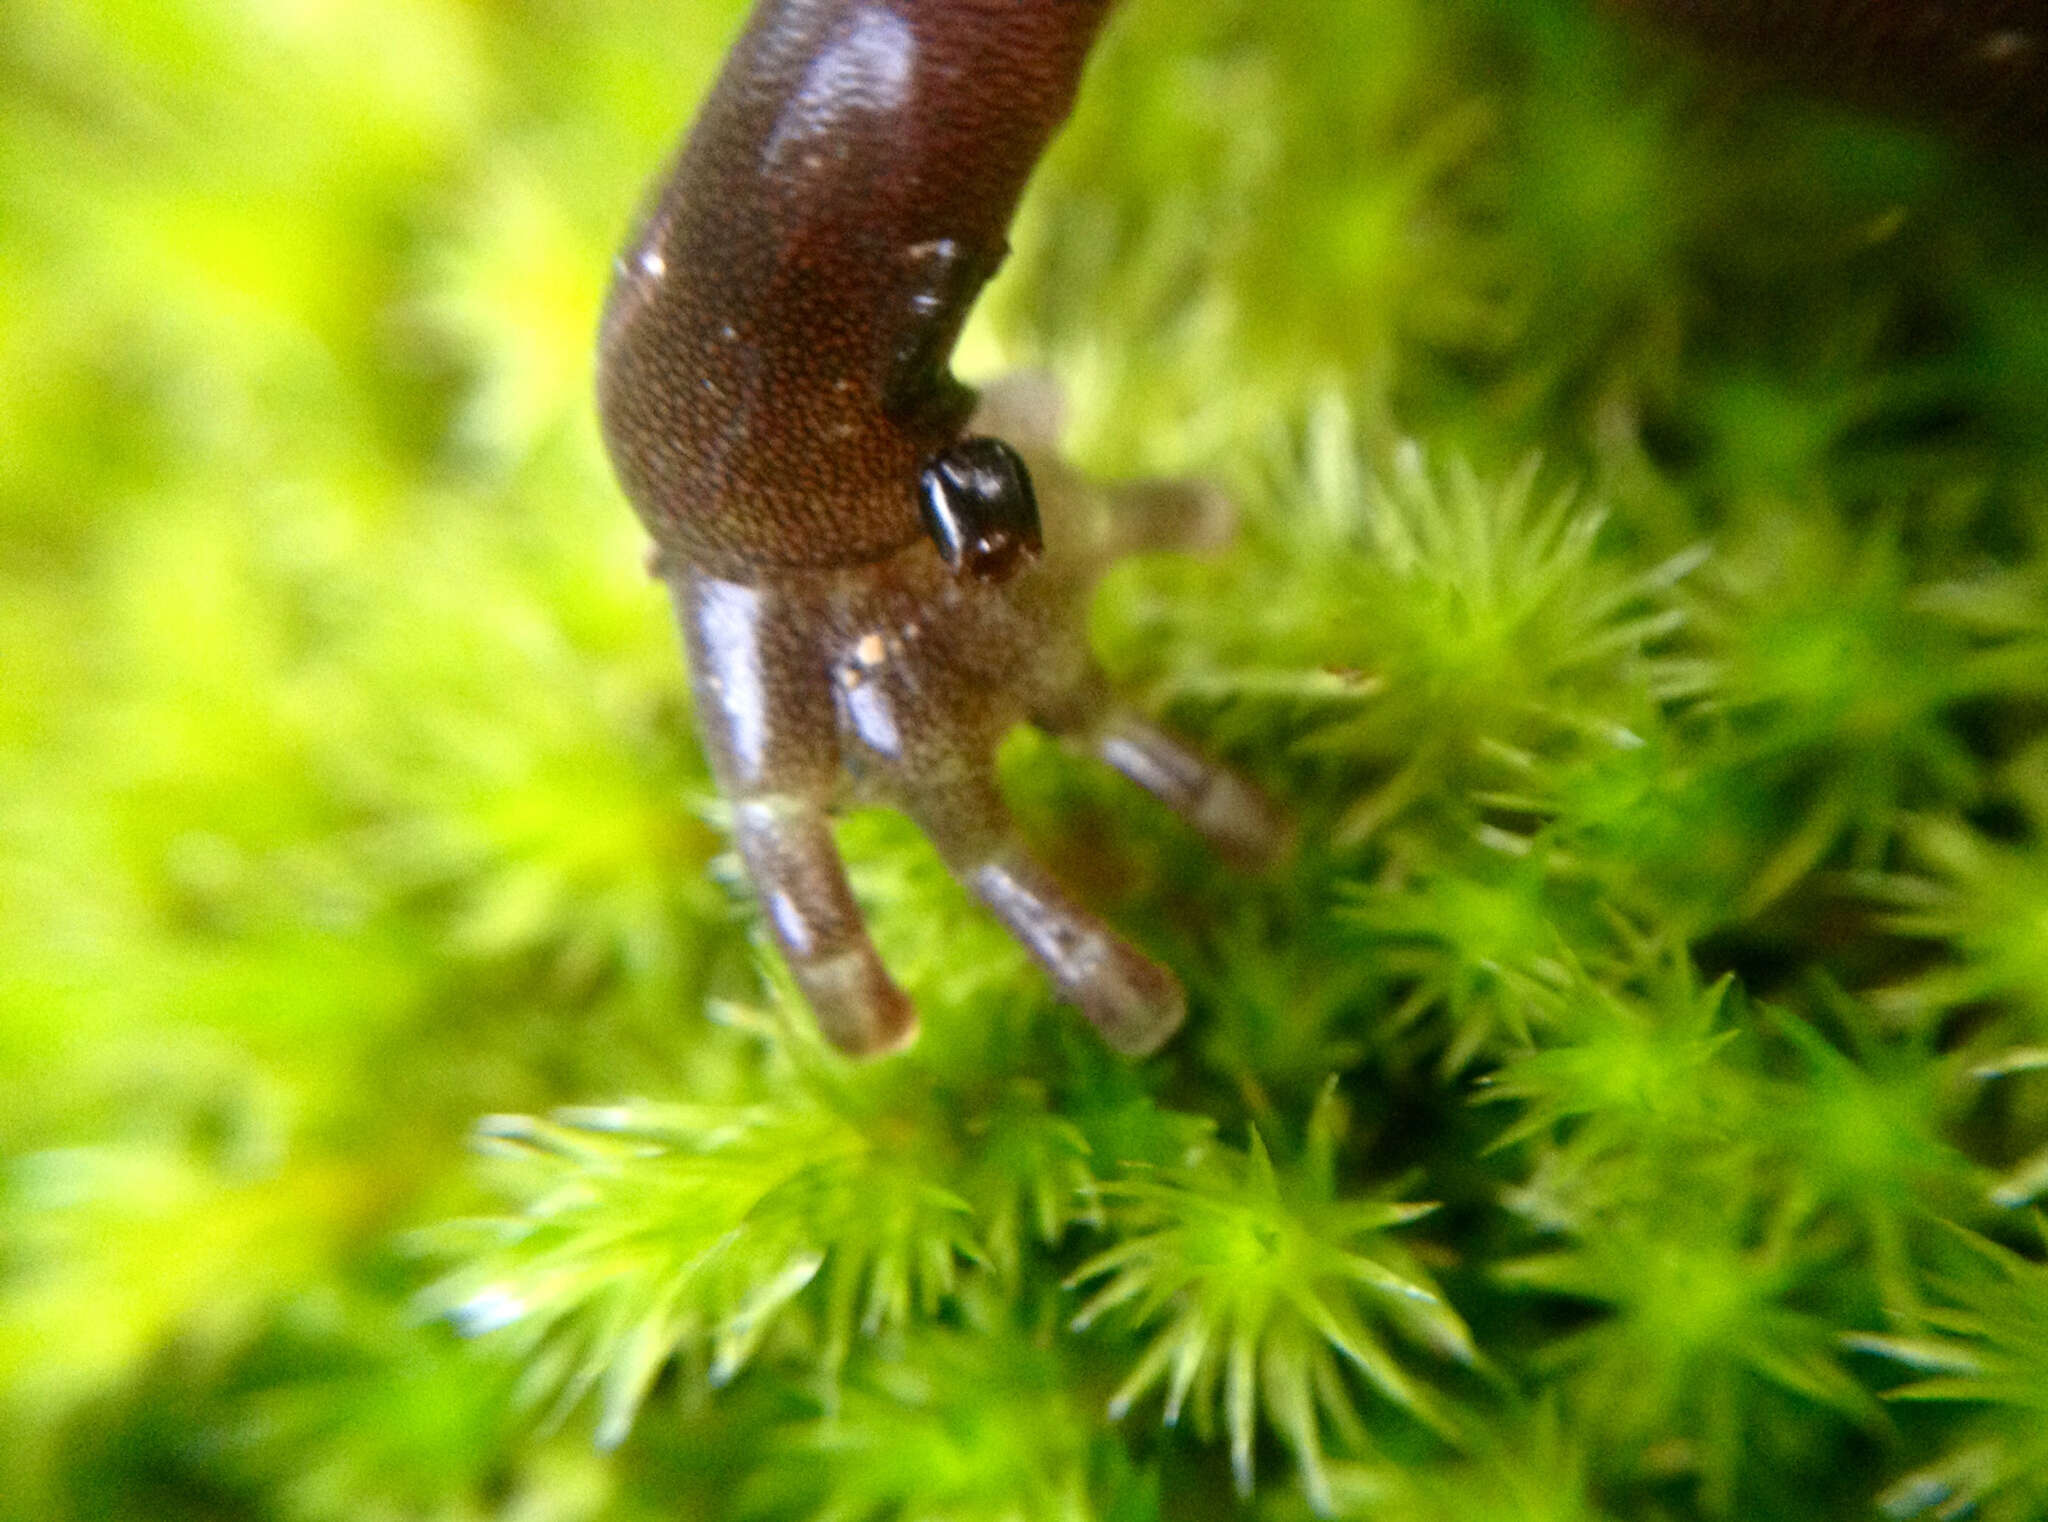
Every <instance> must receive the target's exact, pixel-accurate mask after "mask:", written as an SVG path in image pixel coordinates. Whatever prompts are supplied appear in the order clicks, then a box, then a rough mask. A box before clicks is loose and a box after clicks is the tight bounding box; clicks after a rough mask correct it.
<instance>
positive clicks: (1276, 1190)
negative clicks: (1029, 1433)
mask: <svg viewBox="0 0 2048 1522" xmlns="http://www.w3.org/2000/svg"><path fill="white" fill-rule="evenodd" d="M1340 1116H1341V1109H1340V1106H1339V1103H1338V1100H1337V1096H1336V1090H1335V1087H1334V1085H1333V1086H1332V1087H1330V1088H1327V1089H1325V1090H1324V1093H1323V1097H1322V1099H1321V1100H1319V1101H1318V1102H1317V1105H1316V1110H1315V1113H1314V1114H1313V1115H1312V1116H1311V1117H1310V1119H1309V1134H1308V1138H1307V1142H1306V1146H1305V1156H1304V1158H1303V1160H1302V1165H1301V1167H1300V1169H1299V1170H1297V1171H1295V1172H1294V1173H1292V1174H1290V1175H1289V1176H1288V1177H1287V1178H1286V1179H1285V1180H1284V1181H1283V1179H1282V1178H1281V1176H1280V1175H1279V1174H1278V1173H1277V1172H1276V1171H1275V1169H1274V1167H1273V1163H1272V1159H1271V1158H1270V1157H1269V1156H1268V1155H1267V1153H1266V1146H1265V1143H1264V1142H1263V1141H1261V1140H1260V1138H1259V1134H1258V1132H1257V1131H1254V1132H1253V1133H1252V1137H1251V1147H1250V1150H1249V1151H1248V1152H1246V1153H1242V1154H1240V1153H1236V1152H1232V1151H1230V1150H1228V1149H1225V1148H1222V1147H1214V1148H1210V1149H1208V1150H1207V1151H1206V1152H1205V1153H1204V1154H1203V1155H1202V1156H1200V1157H1199V1158H1198V1159H1196V1160H1195V1161H1194V1162H1192V1163H1191V1164H1189V1165H1188V1166H1186V1167H1184V1168H1180V1169H1177V1170H1175V1171H1174V1172H1172V1173H1171V1174H1167V1175H1164V1176H1145V1175H1141V1176H1138V1177H1135V1178H1131V1179H1127V1180H1120V1181H1118V1182H1115V1183H1112V1184H1109V1185H1107V1186H1105V1193H1107V1194H1108V1195H1109V1197H1110V1199H1111V1201H1112V1205H1111V1209H1110V1224H1111V1226H1112V1228H1113V1229H1114V1230H1116V1231H1117V1232H1118V1234H1119V1235H1120V1236H1122V1238H1123V1241H1122V1242H1121V1243H1120V1244H1119V1245H1117V1246H1115V1247H1112V1248H1110V1249H1108V1250H1107V1251H1105V1252H1102V1253H1098V1254H1097V1255H1096V1256H1094V1257H1092V1258H1090V1259H1089V1260H1088V1261H1087V1262H1086V1263H1084V1264H1082V1265H1081V1266H1080V1267H1079V1268H1078V1269H1076V1270H1075V1271H1074V1274H1073V1276H1072V1278H1071V1279H1070V1280H1069V1283H1071V1284H1075V1285H1083V1284H1090V1283H1093V1282H1095V1281H1102V1282H1100V1283H1099V1284H1097V1286H1096V1287H1095V1289H1094V1291H1093V1293H1092V1294H1090V1296H1089V1298H1088V1300H1087V1302H1086V1303H1085V1304H1084V1305H1083V1306H1082V1307H1081V1309H1080V1311H1079V1312H1078V1313H1077V1314H1076V1315H1075V1317H1074V1325H1075V1326H1076V1327H1077V1328H1085V1327H1088V1326H1090V1325H1091V1324H1093V1323H1094V1322H1095V1321H1096V1320H1097V1319H1098V1318H1100V1317H1101V1316H1102V1315H1103V1314H1104V1313H1105V1312H1110V1311H1116V1312H1117V1313H1118V1315H1119V1319H1124V1320H1128V1321H1130V1322H1132V1323H1134V1324H1136V1325H1137V1326H1139V1327H1141V1328H1146V1329H1148V1331H1149V1329H1150V1328H1151V1327H1152V1326H1153V1325H1154V1324H1155V1323H1157V1322H1160V1321H1162V1320H1163V1321H1164V1322H1165V1325H1164V1326H1161V1327H1159V1329H1158V1330H1157V1331H1156V1332H1152V1333H1151V1334H1150V1338H1149V1341H1148V1342H1147V1344H1146V1346H1145V1350H1144V1352H1143V1353H1142V1354H1141V1355H1140V1356H1139V1358H1138V1362H1137V1366H1136V1367H1135V1368H1134V1369H1132V1370H1131V1372H1130V1374H1129V1376H1128V1377H1126V1378H1125V1380H1124V1381H1123V1383H1122V1384H1120V1385H1119V1386H1117V1389H1116V1393H1115V1394H1114V1395H1112V1396H1111V1397H1110V1400H1109V1410H1110V1414H1111V1415H1112V1416H1118V1417H1121V1416H1122V1415H1123V1414H1124V1413H1125V1412H1126V1411H1128V1410H1129V1409H1130V1407H1131V1405H1132V1403H1133V1402H1134V1401H1136V1400H1138V1399H1139V1398H1140V1397H1142V1396H1144V1395H1146V1394H1148V1393H1149V1392H1150V1391H1151V1390H1152V1389H1153V1388H1154V1387H1155V1386H1156V1387H1160V1388H1162V1389H1163V1391H1164V1396H1165V1403H1166V1421H1167V1423H1168V1425H1172V1424H1174V1423H1176V1422H1178V1421H1179V1420H1180V1416H1181V1412H1182V1411H1183V1410H1184V1409H1185V1410H1187V1411H1188V1412H1189V1413H1190V1414H1191V1415H1192V1416H1193V1419H1194V1424H1195V1428H1196V1430H1197V1431H1198V1432H1201V1433H1203V1434H1205V1435H1206V1434H1207V1433H1208V1431H1209V1430H1210V1429H1211V1427H1212V1425H1213V1422H1214V1412H1215V1409H1216V1405H1217V1402H1218V1401H1219V1399H1220V1401H1221V1404H1222V1408H1223V1425H1224V1427H1225V1429H1226V1431H1227V1432H1228V1433H1229V1437H1230V1463H1231V1470H1232V1472H1233V1473H1234V1475H1235V1476H1236V1479H1237V1487H1238V1489H1239V1491H1240V1492H1243V1493H1247V1494H1248V1493H1249V1492H1250V1490H1251V1488H1252V1436H1253V1428H1252V1424H1253V1420H1254V1417H1255V1415H1256V1413H1257V1411H1258V1409H1259V1408H1260V1407H1261V1406H1263V1408H1264V1412H1265V1416H1266V1418H1267V1420H1268V1421H1270V1422H1271V1423H1272V1424H1273V1425H1274V1426H1275V1427H1277V1428H1278V1429H1279V1431H1280V1432H1281V1434H1282V1435H1283V1436H1284V1437H1285V1439H1286V1441H1287V1444H1288V1446H1289V1447H1290V1448H1292V1449H1293V1450H1294V1454H1295V1457H1296V1458H1297V1459H1298V1460H1299V1461H1300V1464H1301V1467H1302V1478H1303V1481H1304V1483H1305V1485H1306V1487H1307V1490H1308V1495H1309V1499H1310V1502H1311V1504H1312V1505H1314V1506H1315V1508H1316V1509H1317V1510H1318V1511H1320V1512H1325V1513H1327V1512H1328V1511H1329V1509H1330V1486H1329V1479H1328V1476H1327V1475H1326V1474H1325V1472H1324V1466H1323V1446H1322V1440H1321V1437H1320V1435H1319V1432H1318V1425H1319V1422H1321V1421H1327V1422H1328V1423H1329V1424H1330V1425H1331V1426H1333V1427H1335V1428H1336V1429H1338V1430H1339V1431H1340V1432H1342V1433H1344V1434H1345V1436H1346V1438H1347V1439H1348V1440H1349V1441H1351V1442H1353V1443H1357V1442H1359V1441H1361V1440H1363V1436H1364V1430H1365V1429H1364V1424H1363V1423H1362V1421H1361V1420H1360V1418H1359V1415H1358V1413H1357V1410H1356V1408H1355V1405H1354V1401H1353V1398H1352V1396H1351V1394H1350V1393H1349V1391H1348V1390H1347V1387H1346V1385H1345V1381H1344V1377H1343V1375H1342V1374H1341V1373H1340V1370H1339V1358H1340V1355H1341V1358H1342V1359H1343V1360H1345V1361H1348V1362H1349V1364H1350V1365H1351V1366H1352V1367H1353V1368H1354V1369H1355V1370H1357V1371H1358V1372H1359V1373H1360V1374H1362V1375H1363V1377H1364V1379H1365V1380H1366V1382H1367V1383H1368V1384H1370V1386H1371V1387H1372V1388H1373V1389H1374V1390H1375V1391H1377V1392H1378V1394H1379V1395H1380V1396H1381V1397H1383V1398H1384V1399H1386V1400H1388V1401H1391V1402H1393V1403H1394V1404H1395V1405H1397V1406H1399V1407H1400V1408H1402V1409H1403V1410H1405V1411H1407V1412H1409V1413H1411V1414H1412V1415H1415V1416H1417V1417H1420V1418H1421V1419H1423V1420H1424V1421H1426V1422H1428V1423H1430V1424H1431V1425H1432V1426H1437V1427H1442V1426H1444V1425H1445V1418H1444V1416H1443V1415H1442V1414H1441V1413H1440V1412H1439V1411H1438V1409H1437V1407H1436V1404H1435V1402H1434V1401H1433V1400H1432V1398H1431V1397H1430V1396H1429V1395H1428V1394H1427V1393H1426V1392H1425V1391H1424V1390H1423V1389H1422V1388H1421V1387H1419V1386H1417V1385H1416V1383H1415V1382H1414V1381H1413V1380H1412V1379H1411V1378H1410V1377H1409V1376H1408V1374H1407V1373H1406V1372H1405V1371H1403V1369H1402V1368H1401V1366H1400V1364H1399V1363H1398V1362H1397V1361H1396V1360H1395V1358H1394V1357H1393V1355H1392V1352H1391V1350H1390V1348H1389V1347H1388V1345H1387V1342H1386V1339H1385V1338H1384V1337H1383V1336H1382V1335H1381V1333H1380V1331H1379V1330H1378V1327H1377V1325H1376V1324H1377V1323H1385V1324H1386V1325H1387V1326H1389V1327H1391V1328H1392V1329H1393V1330H1395V1331H1397V1332H1399V1333H1401V1334H1402V1335H1403V1336H1404V1337H1405V1338H1406V1339H1407V1340H1409V1341H1411V1342H1414V1343H1418V1344H1420V1345H1422V1346H1424V1347H1426V1348H1430V1349H1433V1350H1434V1351H1435V1352H1437V1353H1438V1354H1441V1355H1448V1356H1450V1357H1453V1358H1457V1359H1460V1360H1462V1361H1465V1362H1468V1363H1469V1362H1471V1361H1472V1360H1473V1358H1474V1357H1475V1356H1476V1355H1475V1354H1474V1351H1473V1348H1472V1344H1471V1340H1470V1337H1469V1335H1468V1334H1467V1332H1466V1330H1465V1326H1464V1323H1463V1322H1461V1321H1460V1320H1459V1319H1458V1316H1457V1314H1456V1313H1455V1312H1454V1311H1452V1310H1451V1309H1450V1308H1449V1307H1448V1306H1447V1305H1445V1304H1444V1301H1443V1297H1442V1295H1441V1294H1440V1293H1439V1292H1438V1291H1437V1290H1436V1289H1435V1288H1434V1286H1432V1285H1431V1284H1430V1283H1429V1281H1428V1279H1427V1278H1426V1276H1424V1275H1423V1273H1422V1272H1421V1270H1420V1269H1419V1268H1418V1267H1417V1266H1416V1265H1415V1264H1414V1263H1413V1261H1412V1260H1411V1259H1410V1258H1409V1256H1408V1255H1407V1254H1406V1253H1403V1252H1401V1251H1400V1250H1399V1249H1398V1248H1396V1247H1394V1246H1393V1245H1392V1244H1391V1243H1390V1242H1388V1241H1387V1240H1386V1239H1385V1238H1384V1237H1383V1236H1382V1235H1381V1233H1383V1232H1384V1231H1386V1230H1387V1229H1388V1228H1389V1227H1395V1226H1402V1225H1406V1224H1407V1223H1408V1222H1410V1221H1413V1220H1416V1219H1418V1218H1420V1217H1422V1216H1424V1215H1426V1214H1428V1213H1429V1211H1430V1210H1431V1209H1432V1208H1433V1207H1431V1206H1428V1205H1404V1204H1393V1203H1384V1202H1380V1201H1375V1200H1347V1201H1338V1200H1336V1199H1335V1198H1333V1194H1334V1182H1335V1181H1334V1169H1333V1164H1334V1150H1335V1147H1336V1144H1337V1141H1338V1135H1337V1132H1338V1128H1339V1126H1340V1124H1341V1121H1340Z"/></svg>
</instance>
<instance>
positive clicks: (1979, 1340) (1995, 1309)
mask: <svg viewBox="0 0 2048 1522" xmlns="http://www.w3.org/2000/svg"><path fill="white" fill-rule="evenodd" d="M2035 1225H2036V1227H2037V1229H2039V1232H2040V1235H2041V1238H2042V1240H2043V1241H2044V1242H2048V1222H2043V1221H2042V1220H2041V1218H2040V1217H2038V1216H2037V1217H2036V1218H2035ZM1959 1240H1961V1241H1962V1242H1963V1243H1964V1244H1965V1245H1966V1246H1967V1247H1968V1248H1969V1249H1971V1256H1972V1257H1973V1258H1974V1259H1975V1261H1974V1262H1966V1263H1964V1264H1962V1265H1961V1266H1960V1268H1959V1270H1958V1271H1957V1272H1954V1273H1951V1274H1948V1275H1945V1276H1944V1277H1942V1278H1941V1279H1940V1280H1939V1281H1938V1282H1937V1284H1936V1289H1937V1292H1938V1293H1939V1296H1940V1302H1939V1303H1938V1304H1935V1305H1930V1306H1926V1307H1924V1308H1923V1309H1922V1310H1921V1311H1920V1313H1919V1316H1918V1318H1917V1319H1918V1321H1919V1322H1920V1323H1921V1326H1920V1327H1917V1328H1913V1329H1910V1330H1908V1331H1906V1332H1903V1333H1901V1334H1900V1335H1897V1336H1889V1337H1876V1336H1860V1337H1852V1338H1851V1339H1849V1343H1850V1346H1852V1347H1856V1348H1861V1349H1863V1350H1865V1351H1867V1352H1872V1353H1878V1354H1881V1355H1883V1356H1884V1357H1886V1358H1889V1359H1892V1360H1894V1361H1896V1362H1898V1363H1900V1364H1903V1365H1905V1366H1906V1367H1907V1368H1909V1369H1913V1370H1915V1371H1917V1372H1918V1373H1920V1374H1921V1375H1922V1377H1921V1378H1918V1379H1915V1380H1912V1381H1911V1382H1909V1383H1907V1384H1904V1385H1900V1386H1898V1387H1897V1388H1895V1389H1892V1390H1889V1391H1887V1392H1886V1396H1885V1398H1886V1399H1887V1400H1892V1401H1901V1402H1939V1403H1942V1404H1947V1405H1955V1406H1960V1407H1962V1408H1964V1409H1965V1410H1967V1411H1968V1412H1969V1415H1968V1416H1967V1417H1966V1418H1965V1421H1964V1424H1963V1426H1962V1428H1961V1430H1960V1431H1959V1432H1957V1433H1956V1436H1955V1438H1954V1440H1953V1442H1952V1443H1951V1445H1950V1447H1949V1449H1948V1451H1947V1452H1946V1453H1945V1454H1944V1455H1943V1456H1942V1457H1940V1458H1938V1459H1936V1460H1934V1461H1933V1462H1932V1463H1929V1464H1925V1465H1923V1466H1921V1467H1920V1468H1918V1469H1915V1470H1914V1471H1913V1472H1912V1473H1910V1474H1908V1475H1906V1476H1905V1477H1904V1478H1903V1479H1901V1480H1899V1481H1898V1482H1897V1483H1896V1484H1894V1485H1893V1486H1892V1487H1891V1488H1890V1489H1889V1490H1887V1491H1886V1492H1885V1493H1884V1495H1883V1496H1882V1497H1881V1498H1880V1504H1881V1505H1882V1506H1883V1508H1884V1510H1885V1513H1886V1514H1887V1515H1888V1516H1891V1517H1898V1518H1909V1517H1931V1518H1935V1519H1938V1522H1945V1519H1948V1518H1954V1517H1975V1518H1982V1519H1984V1522H2032V1519H2035V1518H2038V1517H2041V1516H2043V1515H2048V1264H2043V1263H2042V1262H2041V1261H2040V1260H2039V1259H2038V1258H2031V1257H2023V1256H2021V1255H2020V1254H2019V1253H2017V1252H2014V1251H2013V1250H2012V1249H2010V1248H2007V1247H2001V1246H1999V1245H1998V1244H1997V1243H1995V1242H1991V1241H1989V1240H1987V1239H1985V1238H1982V1237H1975V1236H1967V1235H1964V1236H1961V1237H1960V1238H1959Z"/></svg>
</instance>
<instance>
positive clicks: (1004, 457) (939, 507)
mask: <svg viewBox="0 0 2048 1522" xmlns="http://www.w3.org/2000/svg"><path fill="white" fill-rule="evenodd" d="M918 506H919V509H920V511H921V513H922V515H923V517H924V529H925V532H926V533H927V534H930V535H931V537H932V543H933V544H936V545H937V546H938V547H939V556H940V558H941V559H943V560H944V561H945V562H946V564H947V566H948V567H950V568H951V569H952V570H954V571H955V572H962V573H965V574H966V575H969V576H973V577H975V578H977V579H978V580H981V581H1002V580H1004V579H1005V578H1007V577H1008V576H1010V575H1011V574H1012V573H1013V572H1015V571H1016V569H1017V567H1018V563H1019V562H1020V561H1021V560H1022V559H1023V558H1024V557H1025V556H1027V555H1036V554H1037V553H1038V552H1039V549H1040V548H1041V547H1042V541H1041V540H1040V538H1039V532H1038V498H1037V497H1035V496H1033V495H1032V491H1031V474H1030V472H1029V471H1027V470H1025V468H1024V462H1023V461H1022V460H1021V459H1019V458H1018V456H1017V451H1016V450H1014V449H1012V448H1011V447H1010V446H1009V445H1008V444H1005V443H1004V442H1003V441H1002V440H1001V439H987V438H965V439H961V440H960V441H959V442H958V443H956V444H954V445H952V446H951V447H950V448H948V449H945V450H943V451H941V452H940V453H938V454H936V455H933V456H932V457H931V459H930V460H928V461H926V462H925V467H924V471H923V473H922V474H921V475H920V476H919V478H918Z"/></svg>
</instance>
